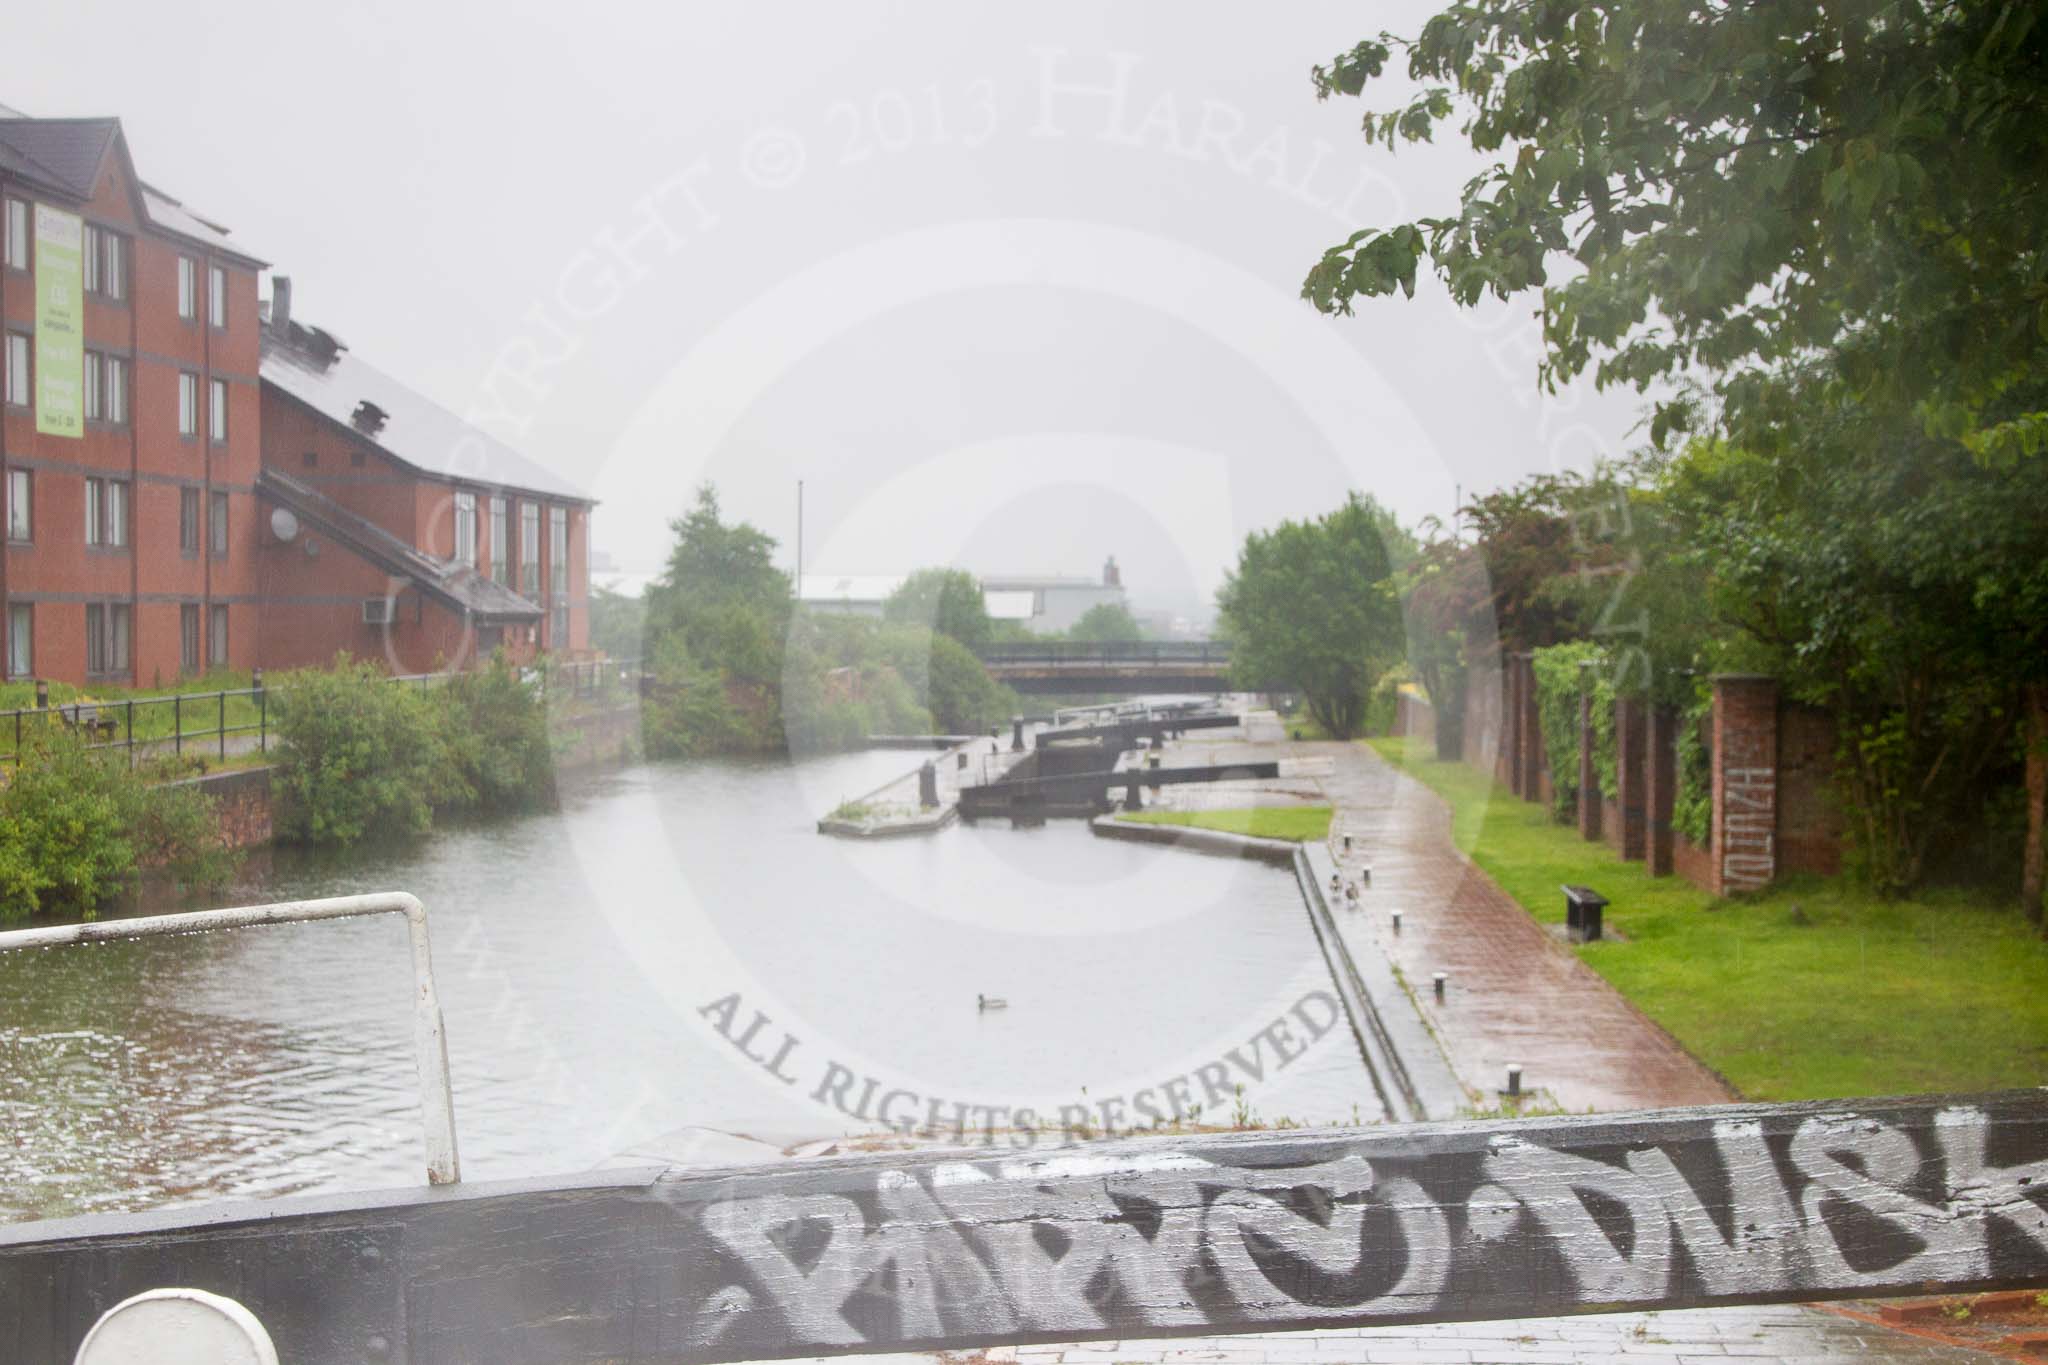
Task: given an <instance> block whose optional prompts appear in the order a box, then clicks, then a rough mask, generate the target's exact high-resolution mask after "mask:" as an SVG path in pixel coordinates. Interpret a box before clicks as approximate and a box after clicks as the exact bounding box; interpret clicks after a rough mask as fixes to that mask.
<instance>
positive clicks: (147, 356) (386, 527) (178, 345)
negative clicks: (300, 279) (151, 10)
mask: <svg viewBox="0 0 2048 1365" xmlns="http://www.w3.org/2000/svg"><path fill="white" fill-rule="evenodd" d="M0 209H4V229H5V263H4V267H0V326H4V362H5V363H4V374H0V382H4V392H0V397H4V409H0V493H4V498H5V511H6V526H7V540H6V549H5V552H4V554H0V597H4V598H5V602H6V612H5V617H4V620H0V632H4V635H5V653H4V662H5V672H6V675H7V676H8V677H9V678H29V677H40V678H50V679H58V680H62V681H66V682H73V683H83V684H90V683H95V682H98V683H104V684H108V685H154V684H159V683H169V682H171V681H173V680H175V679H176V678H177V677H179V676H180V675H184V674H193V673H199V672H203V671H205V670H207V669H209V668H213V667H228V668H244V669H245V668H250V667H254V666H259V665H260V666H264V667H270V668H277V667H290V666H296V665H300V664H309V663H319V662H324V661H326V660H328V659H331V658H332V657H333V656H334V655H335V653H336V652H338V651H341V650H347V651H349V652H350V653H352V654H355V655H357V656H359V657H370V658H383V659H386V660H388V661H389V663H390V664H391V665H392V667H393V668H395V669H397V670H400V671H408V672H417V671H425V670H428V669H432V668H436V667H446V666H460V665H461V664H463V663H465V662H467V661H469V660H471V659H473V658H475V657H477V655H478V654H479V653H480V652H488V651H489V650H491V649H492V648H495V647H499V646H502V647H504V648H505V649H507V650H508V651H509V652H510V653H512V654H513V655H514V657H516V658H522V659H523V658H528V657H531V656H532V655H533V654H535V653H536V652H538V651H542V650H547V651H551V652H554V653H557V654H570V653H574V652H576V651H579V650H581V649H582V648H583V647H584V644H585V642H586V640H587V638H588V629H589V623H588V597H589V572H588V564H589V548H590V541H589V536H590V511H591V506H592V504H591V502H590V500H589V499H588V498H586V497H584V496H583V495H582V494H580V493H579V492H577V491H576V490H575V489H573V488H572V487H570V486H569V485H568V484H567V483H566V482H564V481H563V480H561V479H559V478H557V477H556V476H554V475H553V474H551V473H550V472H548V471H547V470H546V469H544V468H543V467H541V466H540V465H538V464H536V463H534V462H533V461H531V460H528V459H526V458H525V457H524V456H522V455H520V454H519V453H518V452H517V451H514V450H512V449H510V448H508V447H507V446H505V445H504V444H503V443H502V442H499V441H497V440H495V439H494V438H492V437H491V436H489V435H488V434H487V433H485V432H483V431H481V430H479V429H477V428H475V427H472V426H470V425H469V424H468V423H466V422H464V421H463V420H462V419H461V418H460V417H458V416H456V415H455V414H454V413H451V412H449V411H447V410H446V409H444V408H441V407H439V406H438V405H436V404H434V403H433V402H432V401H431V400H428V399H425V398H423V397H421V396H420V395H418V394H416V393H414V392H413V391H412V390H410V389H408V388H407V387H405V386H404V385H402V384H400V383H399V382H398V381H396V380H394V379H392V378H390V377H389V376H387V375H385V374H382V373H381V372H379V371H377V370H376V369H374V368H372V367H371V366H370V365H368V364H366V363H364V362H363V361H361V360H359V359H357V358H356V357H355V356H354V355H353V354H352V353H351V352H349V351H348V349H347V348H346V347H345V346H344V345H343V344H342V343H341V342H340V341H339V340H338V339H337V338H335V337H334V336H333V335H331V334H330V333H328V332H325V331H323V330H321V329H320V328H317V327H309V326H306V325H305V324H303V323H302V322H300V321H298V320H297V319H295V318H293V317H292V316H291V311H290V298H291V293H290V285H289V282H288V281H286V280H284V279H283V278H282V277H278V278H276V279H274V280H273V282H272V294H273V300H272V304H271V306H270V307H268V308H265V307H264V306H262V305H261V304H259V299H258V295H259V293H260V289H259V277H260V275H261V272H262V271H263V270H264V268H265V265H266V262H264V261H263V260H261V259H259V258H258V257H256V256H255V255H253V254H251V252H250V251H249V250H248V249H247V248H245V247H243V246H242V245H240V244H238V243H237V242H236V241H235V240H234V239H233V238H232V237H231V236H230V235H229V234H228V232H227V231H226V229H224V228H222V227H221V226H220V225H218V224H216V223H213V222H210V221H208V220H207V219H205V218H203V217H201V216H199V215H198V214H196V213H194V212H192V211H191V210H189V209H187V208H186V207H185V206H184V205H183V204H181V203H180V202H179V201H178V200H177V199H174V198H172V197H171V196H170V195H167V194H165V193H163V192H162V191H160V190H157V189H156V188H154V187H153V186H150V185H148V184H146V183H145V182H143V181H142V180H141V179H140V178H139V177H138V176H137V175H136V172H135V167H134V165H133V163H132V161H131V160H130V157H129V151H128V145H127V139H126V138H125V137H124V136H123V134H122V131H121V125H120V123H119V122H118V121H117V120H114V119H30V118H0Z"/></svg>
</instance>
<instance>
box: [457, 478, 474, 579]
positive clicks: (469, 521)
mask: <svg viewBox="0 0 2048 1365" xmlns="http://www.w3.org/2000/svg"><path fill="white" fill-rule="evenodd" d="M455 562H456V563H458V564H466V565H468V566H469V567H470V568H472V569H474V568H475V567H476V494H474V493H457V494H456V495H455Z"/></svg>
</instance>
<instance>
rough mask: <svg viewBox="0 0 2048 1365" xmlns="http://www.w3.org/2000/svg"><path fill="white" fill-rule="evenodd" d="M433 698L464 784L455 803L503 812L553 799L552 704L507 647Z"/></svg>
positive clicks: (531, 807) (534, 806)
mask: <svg viewBox="0 0 2048 1365" xmlns="http://www.w3.org/2000/svg"><path fill="white" fill-rule="evenodd" d="M387 686H388V684H387ZM432 695H433V698H434V700H435V701H436V702H437V703H438V704H439V707H440V711H441V717H440V723H441V729H442V734H443V736H444V738H445V740H446V743H447V747H448V761H449V763H450V764H451V765H452V766H453V768H454V775H455V777H456V779H457V782H458V784H459V788H460V790H459V791H457V792H456V793H454V794H453V799H454V800H455V801H458V802H459V803H461V804H465V805H472V806H476V807H478V808H479V809H482V810H498V811H508V810H534V809H538V808H540V807H544V806H547V805H550V804H552V803H553V801H554V793H555V756H554V749H553V746H552V745H551V743H550V741H549V739H548V717H547V708H546V705H545V704H544V703H543V702H542V700H541V698H540V694H539V692H538V691H537V690H536V689H535V688H534V686H533V685H532V684H531V683H529V682H528V681H527V680H526V679H525V678H523V677H521V676H520V674H519V670H518V669H516V668H514V667H513V666H512V664H511V662H510V661H509V660H508V659H506V657H505V654H504V651H502V650H500V651H499V652H497V653H496V654H494V655H492V656H491V659H490V661H489V662H488V663H486V664H485V665H484V666H483V667H481V668H477V669H473V670H471V671H469V672H466V673H458V674H456V675H455V676H453V677H451V678H449V679H448V680H447V681H446V682H445V683H443V684H441V686H440V687H439V688H438V689H437V690H436V691H435V692H434V693H433V694H432Z"/></svg>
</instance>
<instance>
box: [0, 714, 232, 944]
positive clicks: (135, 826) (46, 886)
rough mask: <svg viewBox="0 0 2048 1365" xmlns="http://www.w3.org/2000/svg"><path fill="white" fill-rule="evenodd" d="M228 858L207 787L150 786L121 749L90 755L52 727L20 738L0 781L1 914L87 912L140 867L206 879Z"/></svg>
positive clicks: (218, 874) (224, 867)
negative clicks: (15, 762) (0, 784)
mask: <svg viewBox="0 0 2048 1365" xmlns="http://www.w3.org/2000/svg"><path fill="white" fill-rule="evenodd" d="M234 865H235V856H234V854H232V853H231V852H230V851H229V850H228V849H227V848H226V846H225V845H224V843H223V842H222V839H221V834H220V829H219V826H218V825H217V824H216V822H215V820H214V814H213V802H212V801H211V800H210V799H209V798H208V797H207V796H206V795H205V794H204V793H202V792H200V791H199V790H198V789H197V788H194V787H190V786H183V785H173V786H163V785H158V784H153V783H151V782H150V781H149V780H148V779H147V778H146V777H144V776H143V775H141V774H138V773H133V772H130V771H129V770H128V767H127V761H126V756H125V755H122V756H119V757H116V756H114V755H110V754H107V753H104V752H101V753H96V752H94V751H93V750H92V749H90V748H89V747H88V746H87V745H86V743H85V742H84V741H83V740H81V739H79V738H77V737H75V736H73V735H70V734H68V733H66V732H64V731H62V730H59V729H56V728H55V727H51V728H49V729H48V730H47V731H46V732H45V733H42V734H39V735H35V736H33V737H32V738H31V737H24V740H23V754H22V762H21V763H20V765H19V766H18V767H17V769H16V770H15V772H14V774H13V776H12V778H11V780H10V781H9V782H8V783H7V786H6V787H5V788H4V789H0V920H11V919H21V918H24V917H26V916H28V915H32V914H35V913H37V912H39V911H42V912H51V913H59V912H62V913H72V914H82V915H84V916H86V917H87V918H90V917H91V916H92V914H93V913H94V911H95V910H97V908H98V907H99V906H100V905H101V904H103V903H104V902H105V901H107V900H108V899H109V898H111V897H113V896H115V895H118V894H119V893H121V892H122V891H125V890H127V889H128V888H130V887H131V886H133V885H134V884H135V882H136V880H137V878H138V876H139V874H140V873H141V871H142V870H143V869H144V868H162V869H163V870H165V871H166V872H168V873H170V875H171V876H173V877H174V878H176V879H177V880H178V881H179V882H180V883H181V884H182V885H184V886H187V887H204V886H217V885H219V884H221V883H223V882H225V881H226V880H227V878H228V876H229V874H230V873H231V872H232V871H233V870H234Z"/></svg>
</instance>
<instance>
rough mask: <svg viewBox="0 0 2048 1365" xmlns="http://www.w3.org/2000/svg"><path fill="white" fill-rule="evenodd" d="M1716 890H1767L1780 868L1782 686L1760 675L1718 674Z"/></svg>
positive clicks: (1715, 706) (1714, 865) (1715, 714)
mask: <svg viewBox="0 0 2048 1365" xmlns="http://www.w3.org/2000/svg"><path fill="white" fill-rule="evenodd" d="M1713 681H1714V721H1713V726H1714V730H1713V734H1714V833H1713V839H1712V846H1711V850H1710V851H1711V853H1712V857H1713V874H1712V875H1713V886H1712V889H1713V891H1714V892H1715V894H1717V895H1723V896H1725V895H1727V894H1729V893H1730V892H1734V891H1754V890H1756V889H1758V888H1759V887H1763V886H1768V885H1769V884H1770V882H1771V879H1772V878H1773V877H1774V876H1776V875H1777V871H1778V684H1777V682H1776V681H1775V680H1774V679H1771V678H1766V677H1763V676H1761V675H1759V674H1755V673H1721V674H1717V675H1715V677H1714V680H1713Z"/></svg>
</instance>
